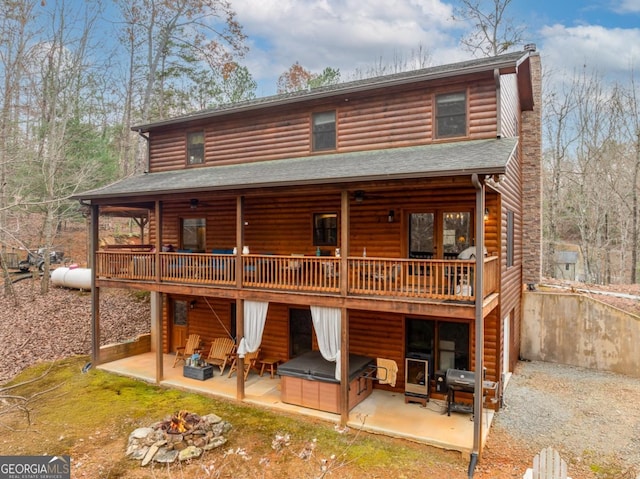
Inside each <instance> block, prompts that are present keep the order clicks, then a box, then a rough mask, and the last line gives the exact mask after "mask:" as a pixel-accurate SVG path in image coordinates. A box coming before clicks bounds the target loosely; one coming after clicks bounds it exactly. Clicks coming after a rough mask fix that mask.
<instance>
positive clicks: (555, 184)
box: [543, 75, 578, 277]
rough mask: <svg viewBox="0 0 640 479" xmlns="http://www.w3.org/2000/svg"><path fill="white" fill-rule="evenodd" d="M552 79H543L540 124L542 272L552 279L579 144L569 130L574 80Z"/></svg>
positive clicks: (574, 104)
mask: <svg viewBox="0 0 640 479" xmlns="http://www.w3.org/2000/svg"><path fill="white" fill-rule="evenodd" d="M554 80H555V79H554V78H553V76H552V75H551V76H550V75H545V76H544V78H543V81H544V83H545V85H546V86H547V87H546V88H545V89H544V91H545V95H544V98H543V101H544V106H543V109H544V111H545V112H546V115H545V117H544V120H543V131H544V136H545V138H546V141H545V144H546V145H547V148H546V151H545V152H544V154H543V164H544V169H543V170H544V171H545V173H546V175H545V180H544V181H543V188H544V193H545V194H544V200H545V201H544V205H543V208H544V218H545V221H544V237H545V250H546V254H545V255H544V258H545V264H544V271H545V274H546V275H547V276H549V277H553V276H554V267H555V265H554V258H555V252H556V243H557V242H558V240H559V239H560V228H561V226H560V224H559V222H560V221H561V218H560V216H561V215H562V214H563V212H564V208H563V195H562V193H563V190H564V187H565V186H566V175H567V173H568V168H569V164H568V162H569V160H570V156H571V152H570V149H571V148H572V147H573V145H574V144H575V142H576V141H577V140H578V133H577V131H576V130H575V129H574V128H572V126H573V125H572V118H573V117H572V115H573V114H574V112H575V110H576V108H577V105H576V97H575V95H574V93H573V91H574V89H576V88H577V86H576V85H575V79H574V80H573V81H572V82H571V84H569V85H566V83H565V82H562V81H561V82H558V81H554Z"/></svg>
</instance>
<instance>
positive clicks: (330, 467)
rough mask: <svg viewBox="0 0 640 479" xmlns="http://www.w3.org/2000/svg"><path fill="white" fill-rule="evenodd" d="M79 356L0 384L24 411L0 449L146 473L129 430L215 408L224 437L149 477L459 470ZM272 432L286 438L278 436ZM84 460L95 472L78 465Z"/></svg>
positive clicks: (437, 458) (447, 457)
mask: <svg viewBox="0 0 640 479" xmlns="http://www.w3.org/2000/svg"><path fill="white" fill-rule="evenodd" d="M87 362H88V358H87V357H76V358H70V359H65V360H61V361H57V362H54V363H49V364H39V365H37V366H35V367H32V368H30V369H28V370H26V371H24V372H23V373H21V374H20V375H19V376H18V377H16V378H15V380H14V381H12V382H11V383H10V384H8V385H5V387H6V386H9V385H15V384H20V383H23V385H21V386H19V387H17V388H15V389H12V390H11V394H14V395H19V396H23V397H25V398H29V397H31V398H32V399H31V400H30V401H29V403H28V414H24V413H23V412H22V411H15V412H12V413H11V414H9V415H2V416H0V425H3V426H5V429H6V430H7V431H8V432H6V433H4V444H3V454H7V455H41V454H51V455H63V454H68V455H70V456H71V458H72V461H76V463H81V464H82V466H78V467H84V468H85V469H84V471H85V474H86V475H87V476H88V477H110V478H114V477H132V478H133V477H150V476H149V475H148V474H149V469H144V470H143V469H142V468H140V467H139V465H138V463H136V462H134V461H131V460H128V459H125V458H124V451H125V447H126V442H127V438H128V436H129V434H130V433H131V431H133V430H134V429H135V428H138V427H142V426H149V425H151V424H153V423H155V422H156V421H160V420H163V419H166V418H167V417H168V416H170V415H171V414H173V413H175V412H177V411H179V410H188V411H191V412H195V413H197V414H201V415H204V414H208V413H215V414H217V415H218V416H220V417H221V418H223V419H224V420H225V421H227V422H229V423H231V424H232V426H233V429H232V430H231V432H230V433H229V435H228V440H229V442H228V443H227V445H226V446H225V447H224V448H223V449H224V451H223V450H214V451H211V452H209V453H208V455H207V456H203V458H201V459H200V460H198V461H199V463H198V461H196V463H194V464H190V465H180V466H176V467H180V468H185V467H191V468H193V470H191V472H190V473H189V474H190V475H182V476H181V475H180V474H176V471H175V470H174V471H173V473H174V474H175V475H173V476H172V475H171V473H170V472H169V474H170V475H168V476H163V475H161V474H162V472H161V471H160V470H156V471H154V473H153V476H151V477H192V478H198V477H265V478H266V477H323V476H324V474H328V473H329V472H331V473H332V476H331V477H429V476H425V475H424V474H425V467H428V468H433V470H434V471H438V470H439V471H440V472H441V473H442V471H443V470H445V471H446V470H449V469H451V470H457V471H461V470H464V469H465V468H466V462H465V460H464V458H461V456H460V455H459V454H457V453H452V452H446V451H441V450H438V449H435V448H431V447H428V446H424V445H418V444H413V443H410V442H407V441H401V440H394V439H392V438H388V437H385V436H376V435H369V434H366V433H362V432H359V431H354V430H350V431H348V432H346V433H340V432H337V431H336V428H335V427H334V425H333V424H329V423H325V422H321V421H317V420H313V419H310V418H301V417H298V416H290V415H286V414H282V413H278V412H274V411H271V410H267V409H263V408H259V407H254V406H249V405H246V404H242V403H239V402H235V401H229V400H224V399H216V398H211V397H207V396H202V395H198V394H194V393H189V392H184V391H179V390H172V389H165V388H161V387H157V386H154V385H151V384H148V383H145V382H142V381H137V380H134V379H129V378H125V377H121V376H117V375H114V374H111V373H107V372H104V371H100V370H97V369H90V370H89V371H87V372H86V373H84V372H82V369H83V366H84V365H85V364H86V363H87ZM36 378H39V379H37V380H36ZM278 437H280V438H286V439H283V440H282V441H281V442H280V443H278V442H277V441H276V439H275V438H278ZM83 461H84V462H83ZM92 463H96V464H94V465H93V466H94V467H95V468H98V470H95V469H94V470H92V471H90V472H86V471H87V469H86V468H88V467H90V466H89V464H92ZM105 464H109V467H108V468H106V465H105ZM100 468H102V469H100ZM443 468H444V469H443ZM181 470H183V469H181ZM141 471H144V472H141ZM323 471H324V472H323ZM412 471H413V474H411V472H412ZM137 474H141V475H139V476H138V475H137ZM144 474H147V475H146V476H145V475H144ZM181 474H183V473H181ZM227 474H228V475H227ZM434 477H436V476H434ZM447 477H456V476H447Z"/></svg>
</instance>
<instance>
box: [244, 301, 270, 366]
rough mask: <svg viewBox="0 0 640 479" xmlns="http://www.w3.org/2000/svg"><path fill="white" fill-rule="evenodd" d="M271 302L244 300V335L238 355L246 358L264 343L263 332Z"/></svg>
mask: <svg viewBox="0 0 640 479" xmlns="http://www.w3.org/2000/svg"><path fill="white" fill-rule="evenodd" d="M268 308H269V303H265V302H261V301H245V302H244V337H242V338H241V339H240V344H239V345H238V356H240V357H241V358H244V355H245V354H247V353H253V352H255V351H257V350H258V348H259V347H260V343H262V332H263V331H264V323H265V322H266V320H267V309H268Z"/></svg>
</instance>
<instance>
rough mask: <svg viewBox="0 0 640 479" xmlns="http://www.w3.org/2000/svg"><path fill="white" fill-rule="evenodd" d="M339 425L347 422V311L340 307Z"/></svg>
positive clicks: (344, 424)
mask: <svg viewBox="0 0 640 479" xmlns="http://www.w3.org/2000/svg"><path fill="white" fill-rule="evenodd" d="M340 311H341V314H340V329H341V331H340V333H341V334H340V336H341V337H340V359H339V361H340V425H341V426H343V427H344V426H346V425H347V423H348V422H349V311H347V308H340Z"/></svg>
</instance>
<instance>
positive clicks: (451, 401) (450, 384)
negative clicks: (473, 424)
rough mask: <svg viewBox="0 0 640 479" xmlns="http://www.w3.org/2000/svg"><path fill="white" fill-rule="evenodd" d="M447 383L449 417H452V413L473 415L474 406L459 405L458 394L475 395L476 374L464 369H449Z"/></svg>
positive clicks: (446, 377)
mask: <svg viewBox="0 0 640 479" xmlns="http://www.w3.org/2000/svg"><path fill="white" fill-rule="evenodd" d="M445 383H446V385H447V416H451V411H454V412H463V413H471V414H473V404H470V405H469V404H464V403H457V402H456V392H458V391H461V392H467V393H471V394H473V391H474V388H475V384H476V375H475V373H474V372H473V371H464V370H462V369H447V374H446V376H445Z"/></svg>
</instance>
